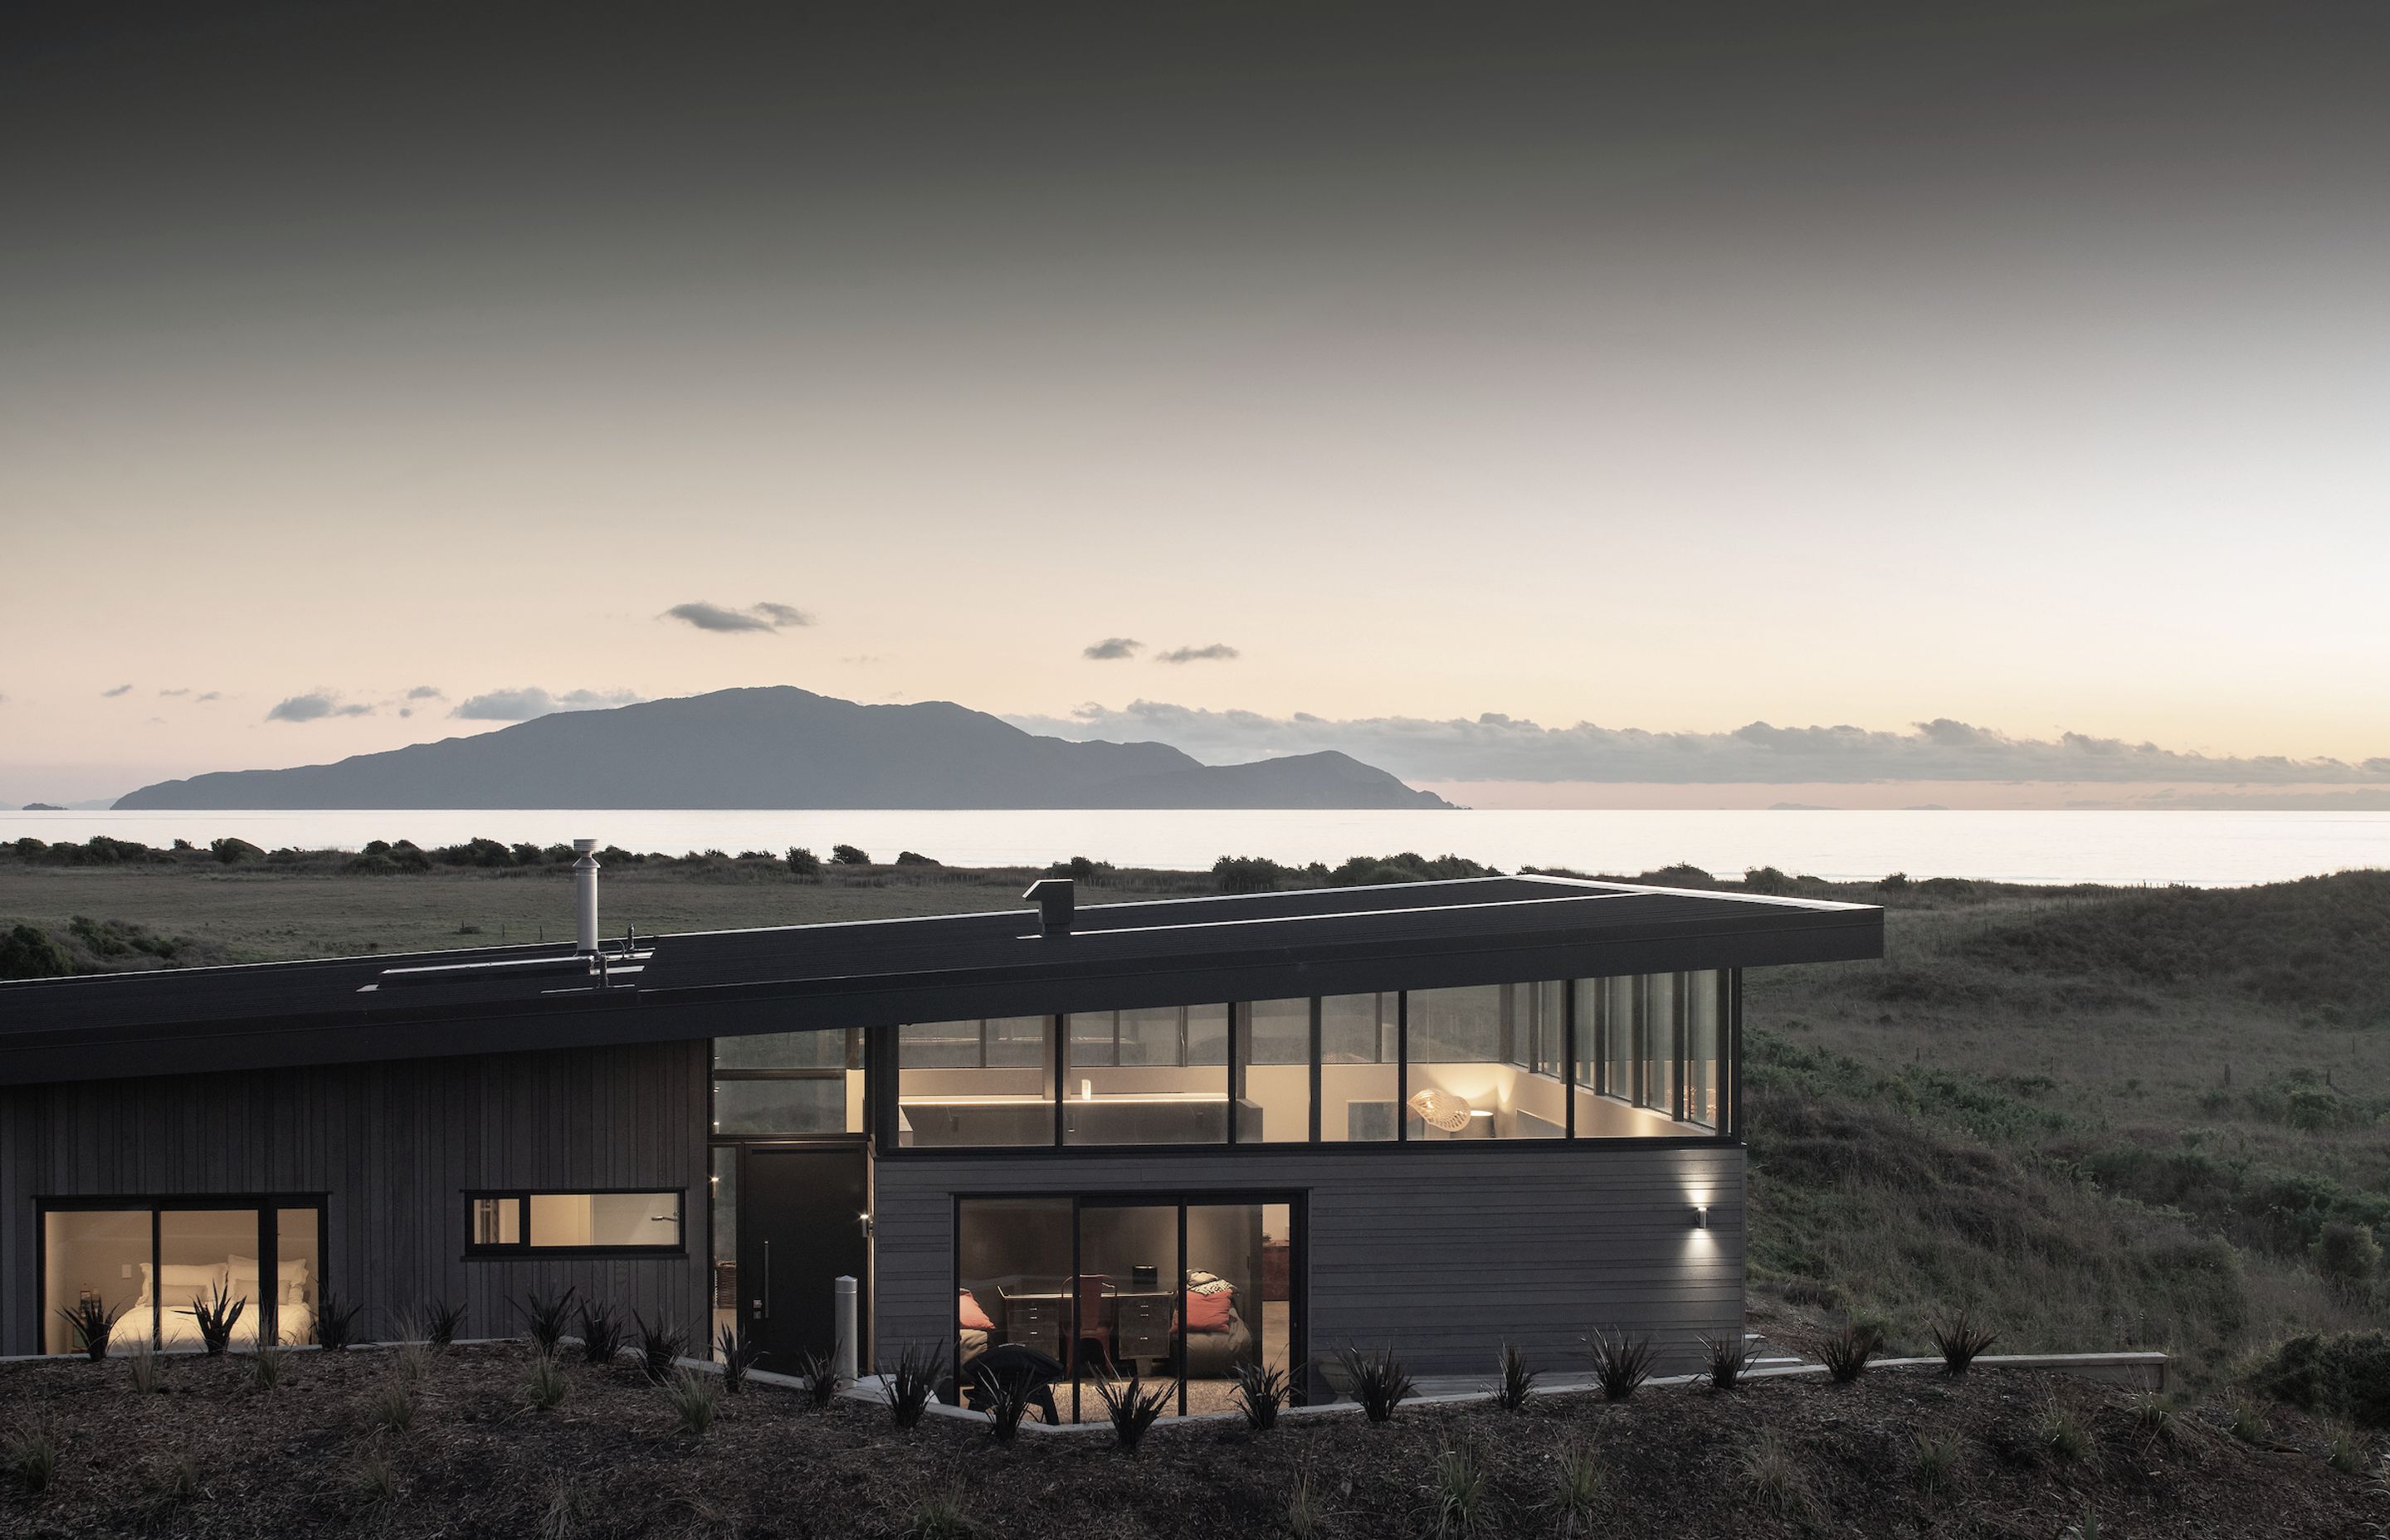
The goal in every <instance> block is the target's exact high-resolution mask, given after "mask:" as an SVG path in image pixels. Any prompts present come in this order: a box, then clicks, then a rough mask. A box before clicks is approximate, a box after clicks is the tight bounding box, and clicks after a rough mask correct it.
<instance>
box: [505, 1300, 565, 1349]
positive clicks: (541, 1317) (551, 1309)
mask: <svg viewBox="0 0 2390 1540" xmlns="http://www.w3.org/2000/svg"><path fill="white" fill-rule="evenodd" d="M572 1295H573V1290H572V1288H567V1289H566V1290H564V1292H563V1293H561V1294H557V1295H554V1296H550V1295H546V1294H542V1293H539V1292H538V1291H536V1290H534V1291H533V1292H532V1293H529V1294H526V1295H524V1296H523V1298H522V1299H521V1300H520V1302H518V1301H515V1300H508V1302H507V1303H508V1306H509V1307H510V1308H512V1309H513V1311H514V1312H515V1314H516V1315H520V1316H521V1317H522V1318H523V1329H524V1330H525V1331H527V1332H528V1333H530V1336H531V1341H532V1346H533V1347H535V1348H537V1349H538V1350H539V1351H540V1352H542V1353H545V1354H554V1353H555V1352H556V1349H557V1344H558V1343H559V1342H561V1341H564V1326H565V1323H566V1322H567V1321H568V1320H570V1319H572Z"/></svg>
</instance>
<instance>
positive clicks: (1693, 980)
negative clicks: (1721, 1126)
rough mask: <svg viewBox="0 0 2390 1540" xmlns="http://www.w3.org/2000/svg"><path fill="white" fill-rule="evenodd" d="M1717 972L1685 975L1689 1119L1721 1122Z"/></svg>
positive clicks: (1710, 1123) (1710, 1125)
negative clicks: (1719, 1110)
mask: <svg viewBox="0 0 2390 1540" xmlns="http://www.w3.org/2000/svg"><path fill="white" fill-rule="evenodd" d="M1722 993H1723V992H1722V991H1721V990H1720V989H1719V987H1718V976H1717V975H1716V974H1715V973H1688V974H1686V975H1685V1070H1684V1073H1685V1121H1686V1122H1687V1123H1700V1124H1702V1125H1703V1127H1706V1128H1715V1127H1716V1126H1717V1125H1718V1099H1719V1094H1720V1089H1721V1083H1720V1081H1719V1079H1718V1040H1719V1029H1718V1013H1719V1006H1720V1003H1721V1002H1720V998H1719V996H1720V995H1721V994H1722Z"/></svg>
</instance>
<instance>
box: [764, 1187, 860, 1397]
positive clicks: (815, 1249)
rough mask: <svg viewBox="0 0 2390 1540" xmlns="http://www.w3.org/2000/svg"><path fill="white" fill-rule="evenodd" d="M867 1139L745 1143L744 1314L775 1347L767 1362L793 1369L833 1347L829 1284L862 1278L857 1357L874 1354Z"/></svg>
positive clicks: (773, 1366) (833, 1305) (834, 1314)
mask: <svg viewBox="0 0 2390 1540" xmlns="http://www.w3.org/2000/svg"><path fill="white" fill-rule="evenodd" d="M864 1161H865V1152H864V1147H863V1146H862V1145H860V1144H854V1145H820V1146H813V1147H807V1148H796V1149H748V1150H747V1151H746V1158H745V1162H744V1169H743V1170H741V1171H740V1173H739V1319H740V1321H741V1323H742V1324H743V1325H744V1326H745V1328H747V1330H748V1331H750V1332H751V1333H752V1334H753V1336H754V1339H755V1341H756V1342H757V1343H758V1344H759V1345H760V1346H761V1347H763V1349H764V1350H765V1352H766V1353H769V1354H771V1356H770V1357H769V1358H768V1359H766V1360H765V1363H764V1367H765V1368H768V1369H773V1370H775V1371H777V1372H778V1373H781V1374H795V1373H797V1372H799V1369H798V1355H799V1354H802V1353H803V1352H805V1351H806V1350H807V1349H814V1350H816V1351H819V1352H822V1353H829V1352H830V1351H832V1347H833V1342H834V1339H835V1338H836V1336H837V1329H838V1317H837V1303H836V1298H835V1293H834V1290H833V1287H832V1283H833V1280H834V1279H836V1278H837V1277H839V1276H840V1275H841V1274H844V1275H846V1276H847V1277H852V1278H854V1280H855V1331H856V1336H857V1339H858V1341H857V1343H856V1357H857V1359H858V1361H862V1360H867V1359H868V1358H869V1356H870V1354H868V1352H867V1351H865V1344H867V1343H868V1342H869V1341H871V1334H870V1328H869V1324H868V1322H867V1319H866V1315H865V1313H866V1311H867V1309H868V1308H869V1297H868V1290H869V1288H870V1277H871V1275H870V1262H871V1248H870V1241H869V1239H868V1238H867V1228H868V1224H867V1220H866V1219H865V1217H864V1215H865V1214H866V1213H868V1212H869V1210H870V1207H871V1205H870V1202H869V1200H868V1193H869V1187H868V1183H867V1173H866V1170H865V1166H864Z"/></svg>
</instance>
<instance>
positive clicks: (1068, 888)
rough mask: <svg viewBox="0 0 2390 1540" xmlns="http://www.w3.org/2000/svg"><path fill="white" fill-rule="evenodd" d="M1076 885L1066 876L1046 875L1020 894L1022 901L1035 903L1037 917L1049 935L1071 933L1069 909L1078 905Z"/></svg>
mask: <svg viewBox="0 0 2390 1540" xmlns="http://www.w3.org/2000/svg"><path fill="white" fill-rule="evenodd" d="M1077 895H1078V887H1077V885H1076V884H1075V883H1073V881H1072V880H1071V879H1069V878H1067V877H1048V878H1044V879H1039V880H1038V881H1035V882H1032V883H1031V884H1029V891H1028V892H1025V893H1022V895H1021V897H1022V901H1023V902H1024V903H1030V904H1034V905H1037V917H1038V918H1039V919H1041V920H1043V921H1044V922H1045V926H1046V933H1047V935H1049V936H1067V935H1069V934H1070V933H1071V911H1072V910H1073V908H1075V907H1076V906H1077V905H1078V896H1077Z"/></svg>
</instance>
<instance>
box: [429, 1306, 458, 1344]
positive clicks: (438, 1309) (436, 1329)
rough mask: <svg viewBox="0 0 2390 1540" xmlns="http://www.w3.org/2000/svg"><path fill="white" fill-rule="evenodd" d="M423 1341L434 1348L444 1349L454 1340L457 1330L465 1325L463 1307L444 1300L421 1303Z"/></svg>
mask: <svg viewBox="0 0 2390 1540" xmlns="http://www.w3.org/2000/svg"><path fill="white" fill-rule="evenodd" d="M422 1324H423V1340H424V1341H426V1342H429V1343H430V1344H431V1345H432V1346H433V1347H435V1348H444V1347H446V1346H448V1345H449V1344H450V1343H452V1342H454V1341H456V1332H457V1330H458V1328H461V1327H463V1326H464V1324H465V1307H464V1306H463V1305H461V1304H451V1303H448V1302H447V1301H446V1300H426V1301H424V1302H423V1316H422Z"/></svg>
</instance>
